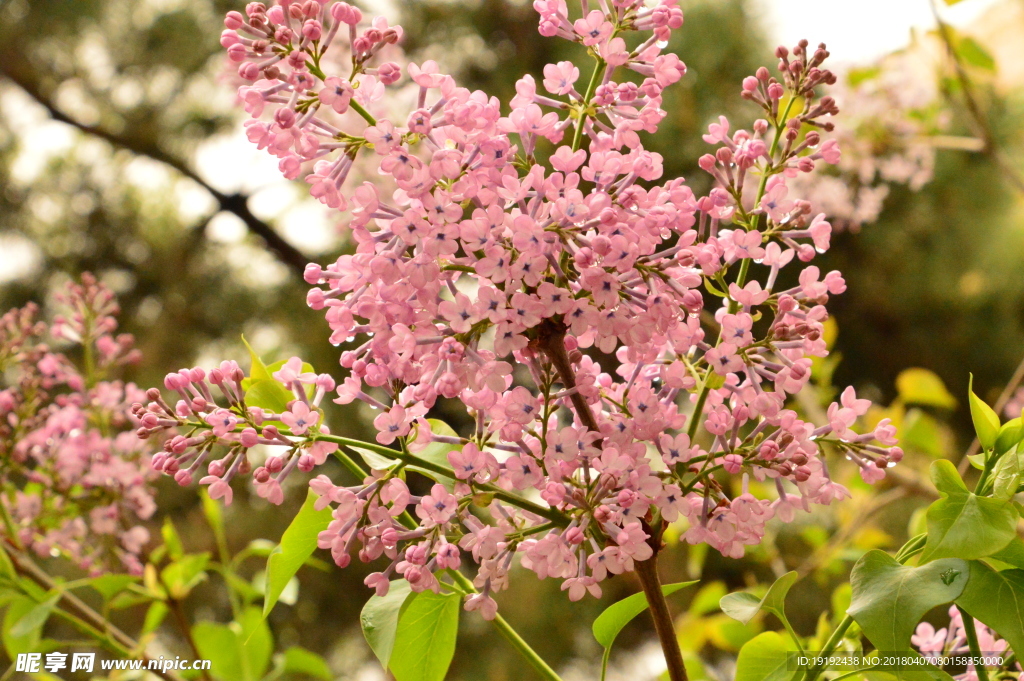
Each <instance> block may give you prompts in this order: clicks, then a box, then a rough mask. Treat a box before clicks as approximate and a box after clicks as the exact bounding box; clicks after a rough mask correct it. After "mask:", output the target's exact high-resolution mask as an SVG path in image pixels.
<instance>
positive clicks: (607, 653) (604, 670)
mask: <svg viewBox="0 0 1024 681" xmlns="http://www.w3.org/2000/svg"><path fill="white" fill-rule="evenodd" d="M611 656H612V647H611V646H608V647H607V648H605V649H604V655H602V656H601V681H604V679H605V676H607V675H608V658H610V657H611Z"/></svg>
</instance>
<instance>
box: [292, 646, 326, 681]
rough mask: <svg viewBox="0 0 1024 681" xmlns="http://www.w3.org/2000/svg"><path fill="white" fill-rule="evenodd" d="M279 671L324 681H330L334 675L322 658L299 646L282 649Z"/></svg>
mask: <svg viewBox="0 0 1024 681" xmlns="http://www.w3.org/2000/svg"><path fill="white" fill-rule="evenodd" d="M281 671H283V672H284V673H285V674H305V675H306V676H312V677H314V678H317V679H323V680H324V681H331V679H333V678H334V675H333V674H332V673H331V668H330V667H328V666H327V663H326V662H324V658H322V657H320V656H319V655H317V654H316V653H313V652H310V651H308V650H306V649H305V648H300V647H299V646H292V647H291V648H289V649H288V650H286V651H284V655H283V656H282V664H281Z"/></svg>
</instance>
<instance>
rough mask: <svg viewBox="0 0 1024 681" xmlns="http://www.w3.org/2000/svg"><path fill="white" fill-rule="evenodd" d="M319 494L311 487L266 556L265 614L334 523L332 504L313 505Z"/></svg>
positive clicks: (264, 614)
mask: <svg viewBox="0 0 1024 681" xmlns="http://www.w3.org/2000/svg"><path fill="white" fill-rule="evenodd" d="M316 500H317V496H316V495H315V494H313V492H312V491H310V492H309V493H308V494H307V495H306V502H305V503H304V504H302V508H301V509H299V512H298V513H297V514H296V515H295V518H294V519H292V522H291V524H290V525H289V526H288V529H287V530H285V531H284V534H283V535H282V536H281V543H280V544H278V546H277V548H275V549H274V550H273V551H272V552H271V554H270V557H269V558H268V559H267V597H266V599H265V600H264V601H263V616H264V617H266V616H267V615H268V614H270V611H271V610H273V609H274V605H275V604H276V603H277V601H278V599H279V598H280V597H281V593H282V592H283V591H284V588H285V587H286V586H288V582H289V580H291V578H292V577H294V576H295V573H296V572H298V571H299V568H300V567H302V564H303V563H305V562H306V560H307V559H308V558H309V557H310V556H312V555H313V552H314V551H315V550H316V538H317V535H319V534H320V533H321V532H323V531H324V530H326V529H327V526H328V525H330V523H331V508H330V507H329V506H328V507H327V508H324V509H321V510H319V511H317V510H316V509H314V508H313V504H314V503H316Z"/></svg>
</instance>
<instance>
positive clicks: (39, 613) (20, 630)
mask: <svg viewBox="0 0 1024 681" xmlns="http://www.w3.org/2000/svg"><path fill="white" fill-rule="evenodd" d="M60 596H61V595H60V594H59V593H55V594H53V595H52V596H50V597H49V598H47V599H46V600H45V601H43V602H42V603H37V604H36V605H35V607H33V608H32V609H31V610H29V611H28V612H26V613H25V614H24V615H23V616H22V617H21V618H20V619H18V620H17V621H16V622H14V625H13V626H12V627H11V636H13V637H15V638H25V637H30V636H32V634H33V633H36V634H38V632H40V631H41V630H42V628H43V625H44V624H46V620H48V619H50V613H52V612H53V608H54V606H56V605H57V601H59V600H60Z"/></svg>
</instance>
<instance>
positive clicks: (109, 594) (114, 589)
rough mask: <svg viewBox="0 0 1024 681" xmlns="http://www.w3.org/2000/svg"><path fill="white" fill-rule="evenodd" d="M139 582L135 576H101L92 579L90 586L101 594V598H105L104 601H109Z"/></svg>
mask: <svg viewBox="0 0 1024 681" xmlns="http://www.w3.org/2000/svg"><path fill="white" fill-rule="evenodd" d="M138 581H139V579H138V577H135V576H133V575H101V576H99V577H94V578H93V579H91V580H90V581H89V586H91V587H92V588H93V589H95V590H96V591H97V592H99V594H100V596H103V600H105V601H109V600H110V599H111V598H113V597H114V596H116V595H117V594H119V593H121V592H122V591H124V590H125V589H127V588H128V587H129V586H130V585H132V584H135V583H136V582H138Z"/></svg>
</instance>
